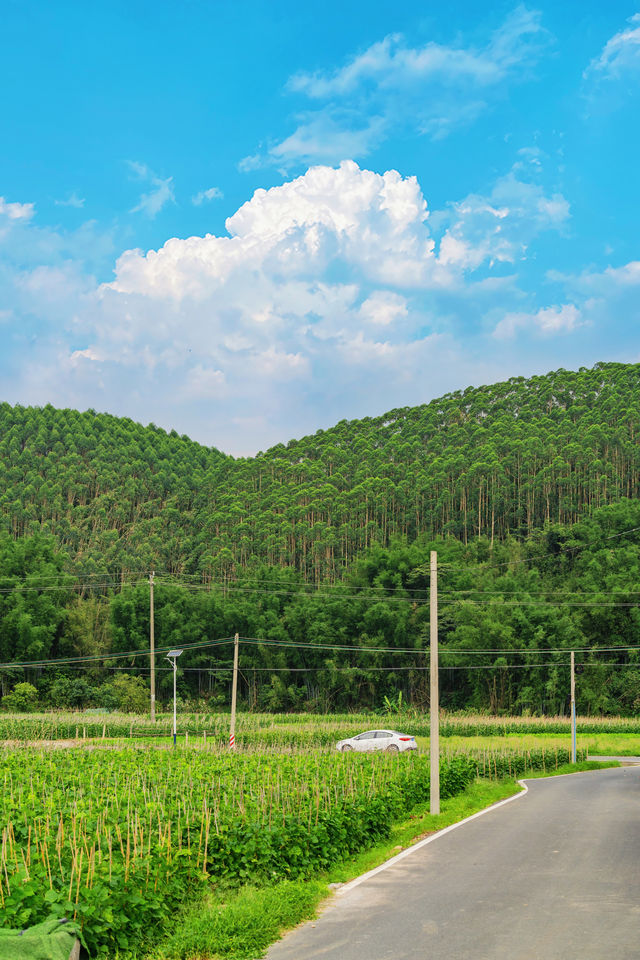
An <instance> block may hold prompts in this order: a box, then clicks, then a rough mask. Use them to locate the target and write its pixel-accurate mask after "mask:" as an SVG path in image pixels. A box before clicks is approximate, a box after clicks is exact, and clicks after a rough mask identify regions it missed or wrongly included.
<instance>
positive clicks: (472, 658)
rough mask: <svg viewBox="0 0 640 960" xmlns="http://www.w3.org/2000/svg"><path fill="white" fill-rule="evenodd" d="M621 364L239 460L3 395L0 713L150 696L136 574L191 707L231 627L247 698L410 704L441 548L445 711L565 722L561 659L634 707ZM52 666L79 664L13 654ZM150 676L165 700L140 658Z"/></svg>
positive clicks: (639, 556)
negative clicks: (572, 660)
mask: <svg viewBox="0 0 640 960" xmlns="http://www.w3.org/2000/svg"><path fill="white" fill-rule="evenodd" d="M639 373H640V368H639V367H638V366H627V365H621V364H606V365H600V366H598V367H597V368H595V369H594V370H581V371H579V372H578V373H569V372H566V371H559V372H557V373H554V374H550V375H549V376H547V377H537V378H532V379H531V380H517V379H516V380H512V381H509V382H508V383H504V384H497V385H495V386H493V387H490V388H486V389H477V390H467V391H465V392H464V393H457V394H451V395H449V396H447V397H445V398H443V399H442V400H439V401H434V402H433V403H430V404H427V405H425V406H423V407H416V408H411V409H406V410H398V411H393V412H392V413H389V414H387V415H386V416H385V417H381V418H378V419H370V420H363V421H358V422H353V423H346V422H345V423H342V424H338V425H337V426H336V427H335V428H333V429H332V430H327V431H325V432H320V433H318V434H316V435H315V436H314V437H310V438H306V439H303V440H300V441H295V442H291V443H290V444H288V446H287V447H284V446H281V447H276V448H274V449H272V450H269V451H267V452H266V453H264V454H259V455H258V456H257V457H255V458H252V459H244V460H234V459H232V458H230V457H226V456H225V455H224V454H222V453H220V452H219V451H217V450H209V449H206V448H205V447H202V446H200V445H198V444H196V443H193V442H191V441H190V440H188V439H187V438H186V437H179V436H178V435H177V434H175V433H172V434H166V433H165V432H164V431H162V430H159V429H158V428H157V427H153V426H150V427H146V428H144V427H141V426H139V425H137V424H134V423H133V422H131V421H129V420H119V419H117V418H114V417H109V416H105V415H98V414H95V413H93V412H91V411H90V412H87V413H83V414H80V413H75V412H73V411H56V410H54V409H53V408H52V407H46V408H45V409H43V410H38V409H24V408H20V407H14V408H11V407H9V406H8V405H6V404H5V405H4V406H2V407H0V444H1V446H2V458H1V459H0V471H2V476H1V478H0V479H1V482H0V491H1V493H0V496H1V498H2V499H1V501H0V518H1V523H2V525H3V526H4V530H2V529H0V662H2V663H4V664H11V665H14V666H13V668H12V669H7V668H4V669H3V670H2V671H0V690H1V692H2V694H3V707H4V708H5V709H13V710H18V709H23V708H26V709H37V708H43V707H45V708H46V707H50V706H57V707H69V708H73V707H77V706H93V707H108V708H113V707H119V708H121V709H134V710H135V709H139V710H144V709H145V708H146V705H147V703H148V694H147V692H146V690H145V683H146V682H147V679H146V678H147V676H148V667H147V666H146V663H147V661H146V658H142V659H140V658H138V659H136V658H134V657H129V655H128V654H129V652H130V651H136V650H145V649H147V648H148V643H149V623H150V617H149V593H150V591H149V583H148V575H149V571H150V570H151V569H152V568H155V570H156V586H155V637H156V643H157V646H158V648H159V649H161V648H163V647H164V648H168V647H176V646H177V647H180V648H182V647H188V645H189V644H193V645H198V646H197V647H195V646H194V649H191V650H189V649H187V650H186V651H185V654H184V655H183V657H182V658H181V659H180V662H179V663H180V680H179V685H180V686H179V689H180V695H181V697H182V698H183V699H184V700H185V701H191V702H193V703H194V706H195V707H196V709H201V708H202V709H204V708H205V707H214V708H215V707H216V706H223V705H226V704H227V703H228V700H229V678H230V671H229V668H230V657H231V647H230V645H229V644H228V643H223V644H222V645H220V646H206V645H204V644H208V643H210V642H211V641H214V640H217V639H220V638H229V637H232V636H233V634H234V633H235V632H238V633H239V634H240V635H241V637H244V638H250V639H246V640H245V641H243V644H242V647H241V675H240V688H239V689H240V697H241V701H242V703H243V704H244V706H246V707H250V708H252V709H258V710H265V709H266V710H282V709H288V710H291V709H314V710H322V711H334V710H337V709H352V708H358V709H364V708H368V709H371V708H380V707H386V708H390V709H399V708H401V706H402V705H403V704H407V703H411V704H413V705H414V706H416V707H418V708H419V709H425V708H426V707H428V699H429V681H428V670H427V667H428V657H427V656H426V646H427V643H428V631H429V586H430V584H429V554H430V551H431V550H432V549H437V551H438V556H439V563H440V574H439V588H440V614H439V633H440V641H441V659H440V662H441V667H442V669H441V677H440V682H441V692H442V703H443V705H444V706H447V707H449V708H456V709H459V708H469V707H473V708H475V709H480V710H483V709H489V710H491V711H494V712H508V711H516V712H524V713H527V712H531V713H546V714H557V713H560V714H562V713H566V711H567V709H568V697H569V669H568V663H569V651H571V650H574V651H577V653H576V662H577V663H578V666H579V668H580V670H581V673H580V676H579V682H578V693H577V706H578V710H579V711H580V712H582V713H585V714H587V713H626V714H631V715H635V714H638V713H639V712H640V658H639V656H638V654H639V652H640V651H639V649H638V636H639V635H640V608H639V602H640V498H639V497H638V483H639V471H640V442H639V437H640V395H639V390H640V377H639ZM336 646H340V647H341V649H336ZM125 654H126V656H125ZM116 655H119V657H120V659H117V660H116V659H111V660H105V657H107V656H110V657H112V658H113V657H115V656H116ZM60 657H94V658H96V660H95V661H85V662H84V663H82V664H70V665H69V666H68V667H67V666H65V667H64V668H60V666H59V665H56V664H52V665H49V666H44V667H42V668H40V667H37V668H36V667H33V666H26V667H24V668H23V667H20V666H18V664H20V663H25V664H27V663H33V661H36V660H38V661H39V660H55V659H57V658H60ZM21 681H22V682H24V681H27V682H28V683H29V684H31V687H30V688H28V687H20V688H19V687H18V686H16V688H15V690H13V689H12V688H13V687H14V686H15V685H16V684H19V682H21ZM157 681H158V692H159V696H160V699H161V700H162V699H163V698H165V699H166V698H168V697H170V696H171V693H172V689H171V688H172V677H171V668H170V667H169V666H168V665H167V664H166V663H164V662H163V661H162V660H161V658H160V657H158V675H157Z"/></svg>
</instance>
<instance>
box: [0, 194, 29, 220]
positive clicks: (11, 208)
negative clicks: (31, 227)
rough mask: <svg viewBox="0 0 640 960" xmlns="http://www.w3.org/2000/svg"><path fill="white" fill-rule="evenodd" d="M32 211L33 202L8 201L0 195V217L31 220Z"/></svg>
mask: <svg viewBox="0 0 640 960" xmlns="http://www.w3.org/2000/svg"><path fill="white" fill-rule="evenodd" d="M34 213H35V204H34V203H15V202H14V203H9V201H8V200H5V198H4V197H0V217H6V218H7V220H31V218H32V217H33V215H34Z"/></svg>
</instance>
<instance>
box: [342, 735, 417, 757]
mask: <svg viewBox="0 0 640 960" xmlns="http://www.w3.org/2000/svg"><path fill="white" fill-rule="evenodd" d="M417 749H418V744H417V743H416V738H415V737H409V736H408V735H407V734H406V733H398V732H397V731H396V730H367V732H366V733H359V734H358V736H357V737H349V739H348V740H340V741H339V743H336V750H340V751H341V752H342V753H348V752H349V751H350V750H359V751H361V752H364V751H367V752H368V751H370V750H386V751H387V752H388V753H399V752H401V751H403V750H417Z"/></svg>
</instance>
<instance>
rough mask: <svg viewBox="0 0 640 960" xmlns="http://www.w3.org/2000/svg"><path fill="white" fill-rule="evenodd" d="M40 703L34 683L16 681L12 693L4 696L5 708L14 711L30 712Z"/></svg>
mask: <svg viewBox="0 0 640 960" xmlns="http://www.w3.org/2000/svg"><path fill="white" fill-rule="evenodd" d="M37 705H38V691H37V690H36V688H35V687H34V686H33V684H32V683H16V685H15V687H14V688H13V690H12V691H11V693H7V694H5V696H4V697H3V698H2V707H3V709H4V710H11V711H12V712H14V713H29V712H30V711H31V710H35V708H36V707H37Z"/></svg>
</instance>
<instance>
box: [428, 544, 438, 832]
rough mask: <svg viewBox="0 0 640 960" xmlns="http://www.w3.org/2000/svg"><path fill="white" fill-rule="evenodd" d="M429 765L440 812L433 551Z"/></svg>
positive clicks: (434, 804)
mask: <svg viewBox="0 0 640 960" xmlns="http://www.w3.org/2000/svg"><path fill="white" fill-rule="evenodd" d="M429 681H430V697H429V720H430V729H429V767H430V770H431V792H430V811H431V814H432V816H435V815H436V814H438V813H440V726H439V722H440V717H439V713H440V705H439V695H438V554H437V552H436V551H435V550H432V551H431V576H430V578H429Z"/></svg>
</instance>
